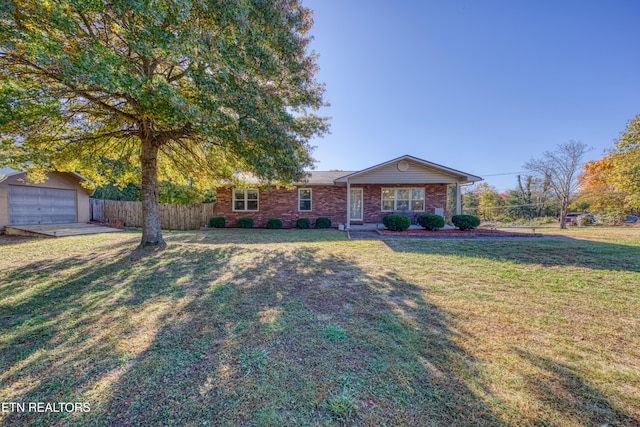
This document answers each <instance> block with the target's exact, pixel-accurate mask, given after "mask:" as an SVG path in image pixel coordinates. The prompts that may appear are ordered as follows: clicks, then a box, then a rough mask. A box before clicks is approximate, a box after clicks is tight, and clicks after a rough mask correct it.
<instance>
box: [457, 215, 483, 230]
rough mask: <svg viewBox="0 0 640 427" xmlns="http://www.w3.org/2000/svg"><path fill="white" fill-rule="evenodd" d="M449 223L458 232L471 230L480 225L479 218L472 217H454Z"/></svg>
mask: <svg viewBox="0 0 640 427" xmlns="http://www.w3.org/2000/svg"><path fill="white" fill-rule="evenodd" d="M451 222H452V223H453V225H455V226H456V227H458V228H459V229H460V230H473V229H474V228H476V227H477V226H479V225H480V218H478V217H477V216H473V215H454V216H452V217H451Z"/></svg>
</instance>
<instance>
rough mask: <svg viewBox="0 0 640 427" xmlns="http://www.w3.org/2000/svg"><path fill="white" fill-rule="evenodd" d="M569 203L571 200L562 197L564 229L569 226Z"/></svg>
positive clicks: (561, 213)
mask: <svg viewBox="0 0 640 427" xmlns="http://www.w3.org/2000/svg"><path fill="white" fill-rule="evenodd" d="M568 205H569V200H568V199H567V198H565V197H562V205H561V206H560V228H562V229H563V230H564V229H566V228H567V206H568Z"/></svg>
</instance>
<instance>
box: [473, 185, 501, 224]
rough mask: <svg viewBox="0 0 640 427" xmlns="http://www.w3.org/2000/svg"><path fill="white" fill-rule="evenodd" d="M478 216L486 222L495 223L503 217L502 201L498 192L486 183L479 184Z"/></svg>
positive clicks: (477, 192)
mask: <svg viewBox="0 0 640 427" xmlns="http://www.w3.org/2000/svg"><path fill="white" fill-rule="evenodd" d="M475 192H476V194H477V195H478V216H479V217H480V219H482V220H485V221H494V220H496V219H497V218H498V217H499V216H500V215H501V213H502V212H501V209H500V208H501V206H500V205H501V204H502V199H501V198H500V195H499V194H498V192H497V191H496V190H495V188H493V187H492V186H490V185H489V184H487V183H486V182H483V183H480V184H478V186H477V187H476V190H475Z"/></svg>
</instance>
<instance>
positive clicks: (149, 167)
mask: <svg viewBox="0 0 640 427" xmlns="http://www.w3.org/2000/svg"><path fill="white" fill-rule="evenodd" d="M140 165H141V167H142V192H141V193H142V194H141V196H142V218H143V221H144V223H143V225H142V241H141V242H140V248H146V247H156V248H159V249H163V248H164V247H165V246H166V243H165V242H164V239H163V238H162V230H161V229H160V205H159V199H160V198H159V189H158V146H157V145H156V144H154V142H153V141H150V140H149V139H146V138H145V139H143V140H142V148H141V152H140Z"/></svg>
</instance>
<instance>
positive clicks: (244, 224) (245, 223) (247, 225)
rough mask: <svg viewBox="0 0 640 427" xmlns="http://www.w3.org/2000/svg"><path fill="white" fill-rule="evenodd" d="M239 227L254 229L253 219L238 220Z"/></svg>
mask: <svg viewBox="0 0 640 427" xmlns="http://www.w3.org/2000/svg"><path fill="white" fill-rule="evenodd" d="M238 227H240V228H251V227H253V218H238Z"/></svg>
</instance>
